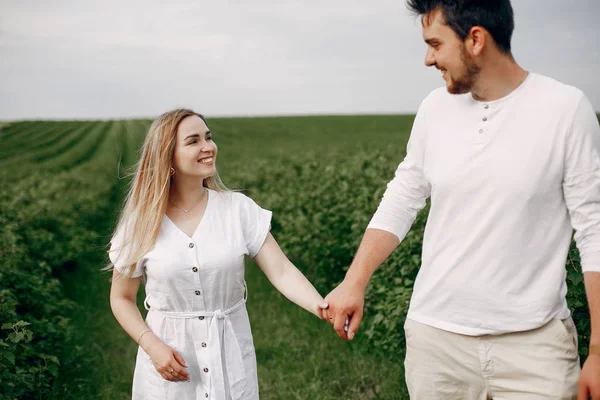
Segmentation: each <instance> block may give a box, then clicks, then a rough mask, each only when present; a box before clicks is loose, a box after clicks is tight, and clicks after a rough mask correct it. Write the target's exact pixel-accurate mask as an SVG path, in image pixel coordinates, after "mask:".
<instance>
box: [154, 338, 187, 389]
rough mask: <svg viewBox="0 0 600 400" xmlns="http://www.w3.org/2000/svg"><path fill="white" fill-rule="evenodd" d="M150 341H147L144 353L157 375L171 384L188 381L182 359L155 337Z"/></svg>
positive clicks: (185, 366)
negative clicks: (146, 354)
mask: <svg viewBox="0 0 600 400" xmlns="http://www.w3.org/2000/svg"><path fill="white" fill-rule="evenodd" d="M149 339H150V338H149ZM151 340H152V341H151V342H150V340H149V341H148V342H149V343H148V344H147V345H146V346H145V348H144V351H146V353H148V355H149V356H150V359H151V360H152V364H153V365H154V368H156V370H157V371H158V373H159V374H160V375H161V376H162V377H163V378H165V379H166V380H168V381H171V382H183V381H189V380H190V373H189V372H187V371H186V370H185V368H187V365H186V363H185V361H184V360H183V357H181V355H180V354H179V353H178V352H177V351H175V350H173V349H172V348H171V347H169V346H167V345H166V344H165V343H164V342H162V341H161V340H160V339H158V338H157V337H156V336H153V337H152V339H151ZM146 349H147V350H146Z"/></svg>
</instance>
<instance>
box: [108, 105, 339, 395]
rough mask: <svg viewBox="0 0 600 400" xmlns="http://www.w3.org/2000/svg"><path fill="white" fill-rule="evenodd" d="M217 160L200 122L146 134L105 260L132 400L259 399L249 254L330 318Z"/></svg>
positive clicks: (182, 115)
mask: <svg viewBox="0 0 600 400" xmlns="http://www.w3.org/2000/svg"><path fill="white" fill-rule="evenodd" d="M216 160H217V146H216V144H215V142H214V141H213V140H212V133H211V132H210V130H209V129H208V127H207V125H206V121H205V120H204V117H203V116H202V115H200V114H197V113H195V112H193V111H190V110H185V109H179V110H173V111H170V112H167V113H165V114H163V115H161V116H160V117H159V118H158V119H156V121H154V123H153V124H152V126H151V127H150V131H149V133H148V136H147V138H146V141H145V143H144V147H143V153H142V157H141V160H140V163H139V165H138V169H137V173H136V176H135V179H134V180H133V182H132V186H131V189H130V192H129V194H128V196H127V199H126V202H125V206H124V208H123V211H122V214H121V218H120V220H119V223H118V225H117V228H116V230H115V234H114V235H113V238H112V240H111V248H110V250H109V257H110V260H111V262H112V266H114V270H113V280H112V286H111V292H110V303H111V308H112V310H113V313H114V315H115V317H116V319H117V320H118V321H119V323H120V324H121V326H122V327H123V329H125V331H126V332H127V333H128V334H129V335H130V336H131V337H132V338H133V339H134V340H135V341H136V342H137V343H138V344H139V348H138V354H137V360H136V367H135V373H134V378H133V399H145V400H147V399H161V400H163V399H177V400H185V399H200V398H202V399H216V400H229V399H232V400H238V399H244V400H246V399H258V381H257V375H256V356H255V352H254V345H253V341H252V333H251V330H250V323H249V320H248V314H247V312H246V306H245V302H246V295H247V289H246V285H245V281H244V255H246V254H247V255H249V256H250V257H253V258H254V259H255V261H256V263H257V264H258V265H259V267H260V268H261V269H262V270H263V272H264V273H265V274H266V275H267V277H268V279H269V280H270V281H271V283H272V284H273V285H274V286H275V287H276V288H277V289H278V290H279V291H280V292H281V293H282V294H283V295H284V296H286V297H287V298H288V299H289V300H291V301H293V302H294V303H296V304H297V305H299V306H300V307H302V308H304V309H306V310H307V311H309V312H312V313H313V314H315V315H316V316H318V317H319V318H322V319H325V318H328V316H327V315H326V314H325V313H326V311H325V310H324V309H325V308H326V305H325V304H323V298H322V297H321V296H320V295H319V293H318V292H317V291H316V290H315V288H314V287H313V286H312V285H311V284H310V282H309V281H308V280H307V279H306V278H305V277H304V275H302V273H301V272H300V271H298V269H296V267H295V266H294V265H293V264H292V263H291V262H290V261H289V260H288V259H287V257H286V256H285V255H284V254H283V252H282V251H281V249H280V248H279V245H278V244H277V242H276V241H275V239H274V238H273V236H272V235H271V234H270V233H269V229H270V221H271V212H270V211H267V210H264V209H262V208H260V207H259V206H258V205H257V204H256V203H255V202H254V201H252V200H251V199H250V198H248V197H246V196H244V195H243V194H241V193H235V192H231V191H228V190H227V189H226V188H225V187H224V186H223V184H222V183H221V180H220V178H219V175H218V174H217V170H216V167H215V163H216ZM142 276H145V285H146V295H147V296H146V300H145V301H144V305H145V307H146V309H148V310H149V311H148V315H147V317H146V321H144V320H143V318H142V315H141V313H140V312H139V310H138V308H137V306H136V294H137V291H138V288H139V285H140V281H141V279H142Z"/></svg>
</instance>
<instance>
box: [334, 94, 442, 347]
mask: <svg viewBox="0 0 600 400" xmlns="http://www.w3.org/2000/svg"><path fill="white" fill-rule="evenodd" d="M426 100H427V99H426ZM424 115H425V111H424V107H423V105H421V107H419V112H418V113H417V116H416V117H415V122H414V124H413V128H412V131H411V134H410V140H409V141H408V145H407V152H406V157H405V158H404V160H403V161H402V162H401V163H400V165H398V168H397V170H396V174H395V176H394V179H392V180H391V181H390V182H389V183H388V185H387V189H386V191H385V193H384V195H383V199H382V200H381V203H380V204H379V207H378V208H377V211H376V212H375V214H374V215H373V218H372V219H371V222H370V223H369V225H368V226H367V229H366V232H365V234H364V235H363V238H362V240H361V243H360V246H359V248H358V250H357V253H356V255H355V257H354V260H353V261H352V265H351V266H350V269H349V270H348V272H347V273H346V277H345V279H344V281H343V282H342V283H341V284H340V285H339V286H338V287H337V288H336V289H334V290H333V291H332V292H331V293H330V294H329V295H328V296H327V297H326V298H325V301H326V303H328V304H329V314H332V315H333V316H334V319H333V321H332V322H333V325H334V329H335V331H336V332H337V334H338V335H339V336H340V337H341V338H342V339H350V340H352V338H353V337H354V334H355V333H356V331H357V330H358V326H359V324H360V321H361V319H362V316H363V305H364V296H365V288H366V286H367V284H368V283H369V279H370V278H371V276H372V275H373V273H374V272H375V270H376V269H377V268H378V267H379V265H381V264H382V263H383V262H384V261H385V260H386V259H387V258H388V257H389V255H390V254H391V253H392V251H394V249H395V248H396V247H397V246H398V244H399V243H400V242H401V241H402V239H404V237H405V236H406V233H407V232H408V231H409V229H410V227H411V225H412V224H413V222H414V220H415V218H416V216H417V213H418V212H419V211H420V210H421V209H423V208H424V207H425V204H426V200H427V198H428V197H429V196H430V194H431V184H430V182H429V181H428V180H427V178H426V176H425V173H424V159H425V147H426V144H425V143H426V132H427V129H426V123H425V116H424ZM347 318H350V326H349V328H348V332H347V333H346V332H345V331H344V324H345V321H346V319H347Z"/></svg>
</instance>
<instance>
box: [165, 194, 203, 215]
mask: <svg viewBox="0 0 600 400" xmlns="http://www.w3.org/2000/svg"><path fill="white" fill-rule="evenodd" d="M202 200H204V197H203V198H201V199H200V201H199V202H197V203H196V204H194V205H193V206H192V207H190V208H188V209H187V210H184V209H183V208H181V207H179V206H178V205H177V204H175V203H173V202H172V201H171V199H169V203H171V204H172V205H174V206H175V207H177V208H179V209H180V210H181V211H183V212H184V213H186V214H187V213H189V212H190V211H192V209H193V208H194V207H196V206H197V205H198V204H200V203H202Z"/></svg>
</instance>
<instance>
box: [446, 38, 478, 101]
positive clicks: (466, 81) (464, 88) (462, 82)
mask: <svg viewBox="0 0 600 400" xmlns="http://www.w3.org/2000/svg"><path fill="white" fill-rule="evenodd" d="M460 59H461V61H462V62H463V68H464V72H463V73H462V74H461V75H460V76H458V77H456V78H455V77H452V76H450V82H449V84H448V85H447V89H448V92H449V93H451V94H464V93H469V92H470V91H471V90H472V89H473V86H474V85H475V80H476V79H477V77H478V76H479V72H480V71H481V68H480V67H479V66H478V65H477V64H475V61H473V58H472V57H471V56H470V55H469V54H468V53H467V51H466V50H465V47H464V45H463V47H462V49H461V52H460Z"/></svg>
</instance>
